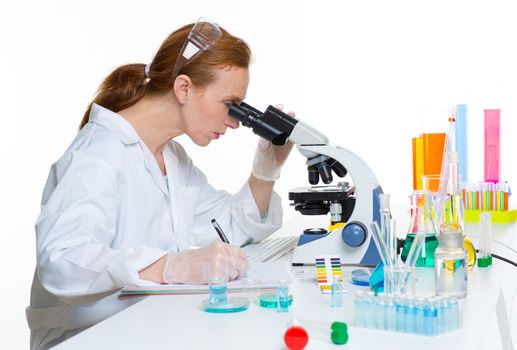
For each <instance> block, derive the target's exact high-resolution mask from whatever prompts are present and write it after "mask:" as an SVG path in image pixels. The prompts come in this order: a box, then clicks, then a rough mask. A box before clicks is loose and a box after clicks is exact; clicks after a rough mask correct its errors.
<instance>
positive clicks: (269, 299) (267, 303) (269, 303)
mask: <svg viewBox="0 0 517 350" xmlns="http://www.w3.org/2000/svg"><path fill="white" fill-rule="evenodd" d="M292 303H293V296H292V295H291V294H289V306H291V304H292ZM259 305H260V306H262V307H265V308H268V309H276V307H277V306H278V301H277V297H276V293H274V292H267V293H262V294H260V296H259Z"/></svg>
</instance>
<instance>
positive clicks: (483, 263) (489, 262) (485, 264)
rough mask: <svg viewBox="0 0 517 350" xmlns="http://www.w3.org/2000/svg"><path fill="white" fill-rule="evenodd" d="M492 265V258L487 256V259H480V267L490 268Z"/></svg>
mask: <svg viewBox="0 0 517 350" xmlns="http://www.w3.org/2000/svg"><path fill="white" fill-rule="evenodd" d="M490 265H492V257H491V256H487V257H486V258H478V267H488V266H490Z"/></svg>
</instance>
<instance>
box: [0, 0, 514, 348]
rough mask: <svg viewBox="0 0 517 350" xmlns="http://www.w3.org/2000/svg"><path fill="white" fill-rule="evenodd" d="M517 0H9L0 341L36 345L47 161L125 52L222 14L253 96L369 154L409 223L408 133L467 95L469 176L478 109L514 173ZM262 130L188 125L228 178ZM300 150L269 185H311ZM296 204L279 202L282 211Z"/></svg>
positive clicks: (216, 180) (132, 56) (235, 176)
mask: <svg viewBox="0 0 517 350" xmlns="http://www.w3.org/2000/svg"><path fill="white" fill-rule="evenodd" d="M516 14H517V13H516V10H515V5H514V4H513V3H512V1H498V0H491V1H483V2H481V1H454V0H447V1H445V0H435V1H432V2H430V1H416V0H407V1H403V0H396V1H387V0H372V1H344V0H341V1H337V0H336V1H300V0H298V1H278V0H277V1H271V0H262V1H255V2H246V1H238V0H235V1H231V0H219V1H208V0H199V1H195V0H188V1H170V0H167V1H166V0H162V1H150V0H147V1H98V0H90V1H88V2H86V1H85V2H82V3H79V2H73V1H10V0H7V1H5V0H4V1H2V3H1V5H0V69H2V73H1V74H0V76H1V77H2V79H1V83H0V102H1V105H0V108H1V112H0V115H1V121H2V126H1V127H0V142H1V147H0V152H1V171H0V205H1V206H0V247H1V248H0V249H1V250H0V278H1V280H2V284H1V292H0V293H1V294H0V295H1V298H0V320H1V325H0V329H1V330H2V331H1V334H2V335H1V336H0V348H6V349H8V348H9V349H12V348H26V347H27V346H28V336H29V332H28V329H27V327H26V322H25V316H24V307H25V306H26V305H28V303H29V291H30V283H31V280H32V274H33V271H34V265H35V239H34V226H33V225H34V222H35V220H36V218H37V216H38V214H39V202H40V198H41V193H42V190H43V186H44V184H45V181H46V178H47V174H48V170H49V167H50V165H51V164H52V163H53V162H54V161H55V160H56V159H57V158H59V157H60V155H61V154H62V153H63V152H64V151H65V149H66V147H67V146H68V145H69V143H70V142H71V141H72V139H73V138H74V136H75V134H76V132H77V127H78V124H79V121H80V119H81V117H82V114H83V112H84V110H85V107H86V105H87V104H88V102H89V101H90V99H91V98H92V97H93V95H94V92H95V90H96V89H97V87H98V85H99V84H100V82H101V80H102V79H103V78H104V77H105V76H106V75H107V74H108V73H109V72H110V71H111V70H112V69H114V68H115V67H117V66H118V65H121V64H125V63H133V62H136V63H147V62H149V61H150V60H151V58H152V57H153V54H154V52H155V50H156V49H157V48H158V46H159V45H160V44H161V42H162V40H163V39H165V37H166V36H167V35H168V34H169V33H170V32H171V31H173V30H175V29H177V28H178V27H179V26H181V25H183V24H186V23H190V22H193V21H195V20H196V19H197V18H198V17H200V16H206V17H208V18H209V19H211V20H213V21H216V22H218V23H219V24H221V25H222V26H223V27H225V28H226V29H228V30H229V31H230V32H231V33H233V34H235V35H237V36H240V37H242V38H244V39H245V40H246V41H247V42H248V43H249V44H250V46H251V48H252V50H253V54H254V60H253V64H252V66H251V84H250V87H249V90H248V98H247V102H249V103H250V104H252V105H254V106H255V107H257V108H259V109H264V108H265V107H267V105H268V104H276V103H278V102H282V103H283V104H284V105H285V107H286V109H287V110H294V111H295V112H296V114H297V116H298V117H299V118H301V119H302V120H304V121H305V122H307V123H309V124H311V125H313V126H315V127H316V128H318V129H319V130H320V131H322V132H324V133H325V134H326V135H327V136H328V137H329V138H330V139H331V142H332V143H335V144H339V145H341V146H344V147H346V148H349V149H351V150H353V151H354V152H355V153H357V154H358V155H360V156H361V157H362V158H364V159H365V160H366V162H367V163H368V164H369V165H370V166H371V168H372V170H373V171H374V172H375V174H376V175H377V178H378V179H379V182H380V184H381V185H382V187H383V189H384V191H385V192H387V193H391V194H392V198H393V199H392V201H393V210H394V212H395V217H396V218H397V220H399V222H400V223H401V224H400V227H401V230H400V231H401V233H403V231H404V225H405V222H407V213H406V211H405V209H406V207H407V203H408V201H407V195H408V194H409V193H410V191H411V189H412V170H411V137H414V136H416V135H418V134H419V133H420V132H421V131H422V125H424V126H425V128H426V130H430V128H434V129H435V130H439V131H443V132H445V131H446V129H445V124H446V112H445V111H446V109H448V108H449V107H450V106H451V105H453V104H457V103H467V104H468V105H469V123H470V125H469V137H470V140H469V152H470V163H469V172H470V180H471V181H479V180H482V176H483V119H482V118H483V108H494V107H496V108H502V128H503V130H502V144H503V146H502V177H503V179H505V180H508V181H510V182H511V184H513V185H515V186H517V185H516V182H517V165H516V164H517V163H516V158H515V156H514V152H515V150H516V149H517V137H516V133H515V131H517V130H516V125H517V124H516V122H515V118H516V117H517V101H516V97H517V66H516V65H517V50H515V36H516V33H517V21H516V20H515V18H516ZM256 141H257V140H256V136H255V135H253V134H252V132H251V131H250V130H249V129H244V128H240V129H238V130H237V131H231V132H228V133H227V134H226V135H224V137H222V139H220V140H218V141H216V142H214V143H213V144H211V145H210V146H209V147H207V148H199V147H196V146H194V145H193V144H192V143H191V142H190V140H188V139H186V138H185V137H181V138H180V142H182V143H183V145H184V146H185V147H186V148H187V151H188V152H189V154H190V156H191V157H192V158H193V160H194V162H195V164H197V165H198V166H199V167H200V168H201V169H202V170H203V171H204V172H205V173H206V174H207V176H208V177H209V179H210V180H211V182H212V184H213V185H215V186H216V187H219V188H225V189H227V190H229V191H236V190H238V188H240V186H241V185H242V183H243V181H244V180H245V179H246V178H247V176H248V174H249V172H250V167H251V160H252V155H253V151H254V148H255V144H256ZM304 161H305V160H304V159H303V158H302V157H301V156H300V155H299V154H298V153H297V152H296V151H294V152H293V154H292V157H291V158H290V159H289V161H288V162H287V164H286V165H285V168H284V170H283V173H282V178H281V180H280V181H279V182H278V184H277V185H276V190H277V191H278V193H280V194H281V195H282V196H283V197H284V198H285V197H286V196H287V192H288V190H289V189H290V188H293V187H298V186H307V185H308V183H307V180H306V170H305V166H304ZM516 188H517V187H516ZM285 204H287V200H285ZM514 206H515V205H514ZM294 215H299V214H298V213H296V212H294V210H293V209H292V208H289V207H287V205H286V206H285V218H289V217H292V216H294Z"/></svg>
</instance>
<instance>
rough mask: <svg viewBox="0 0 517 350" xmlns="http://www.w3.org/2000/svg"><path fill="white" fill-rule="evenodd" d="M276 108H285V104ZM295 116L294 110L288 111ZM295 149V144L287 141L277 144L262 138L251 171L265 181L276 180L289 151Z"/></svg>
mask: <svg viewBox="0 0 517 350" xmlns="http://www.w3.org/2000/svg"><path fill="white" fill-rule="evenodd" d="M275 107H276V108H278V109H280V110H283V109H284V106H282V105H281V104H279V105H276V106H275ZM287 114H288V115H289V116H291V117H293V118H294V112H289V113H287ZM292 149H293V144H292V143H291V142H287V144H285V145H283V146H275V145H273V144H272V143H271V142H269V141H267V140H266V139H263V138H260V139H259V142H258V145H257V149H256V151H255V157H254V158H253V167H252V169H251V173H252V174H253V176H255V177H256V178H257V179H260V180H264V181H276V180H278V178H279V177H280V169H281V168H282V165H284V163H285V161H286V160H287V157H288V156H289V153H291V150H292Z"/></svg>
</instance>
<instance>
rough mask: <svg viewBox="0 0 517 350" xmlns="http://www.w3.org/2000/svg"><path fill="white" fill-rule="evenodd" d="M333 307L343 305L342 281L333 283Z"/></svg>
mask: <svg viewBox="0 0 517 350" xmlns="http://www.w3.org/2000/svg"><path fill="white" fill-rule="evenodd" d="M332 307H343V287H342V285H341V282H334V283H332Z"/></svg>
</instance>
